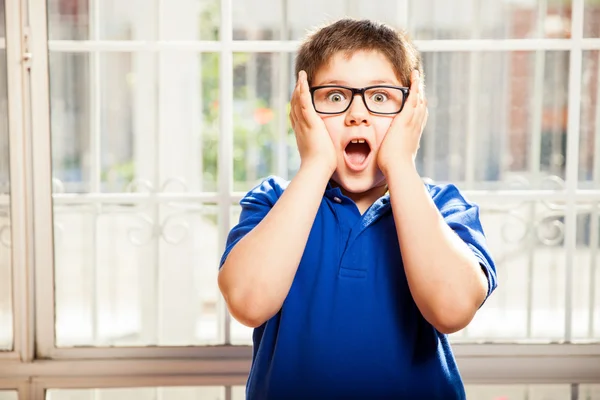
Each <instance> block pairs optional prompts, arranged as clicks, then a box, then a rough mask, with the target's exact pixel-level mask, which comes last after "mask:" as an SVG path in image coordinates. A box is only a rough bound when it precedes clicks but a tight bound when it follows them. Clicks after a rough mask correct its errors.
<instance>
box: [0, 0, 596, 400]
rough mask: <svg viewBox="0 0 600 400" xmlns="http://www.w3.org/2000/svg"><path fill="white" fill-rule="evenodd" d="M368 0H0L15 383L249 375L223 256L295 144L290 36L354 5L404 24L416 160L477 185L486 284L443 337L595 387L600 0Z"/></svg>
mask: <svg viewBox="0 0 600 400" xmlns="http://www.w3.org/2000/svg"><path fill="white" fill-rule="evenodd" d="M28 4H29V6H27V5H28ZM374 4H375V3H373V2H370V1H367V0H335V1H329V2H317V1H316V0H308V3H307V2H306V1H298V0H252V1H242V0H177V1H174V0H172V1H170V2H168V4H167V2H166V1H164V0H156V1H152V2H147V1H141V0H139V1H130V2H128V3H127V4H126V2H122V1H116V0H102V1H100V0H29V2H25V1H23V0H4V1H1V0H0V11H3V9H4V8H6V16H5V15H4V14H2V18H1V19H0V20H1V21H2V22H1V23H0V114H2V113H4V114H6V115H9V113H10V116H11V118H9V119H8V122H4V124H5V125H3V121H6V120H7V119H6V118H5V119H0V349H2V350H6V352H5V353H2V354H0V376H5V375H6V376H12V377H13V378H14V379H15V385H14V386H6V387H7V388H8V389H12V388H13V387H14V388H21V386H19V385H21V383H22V381H21V380H25V381H26V382H28V383H27V384H26V390H30V391H31V394H32V395H33V396H34V398H35V399H36V400H41V399H43V398H47V399H53V400H61V399H65V398H69V399H91V398H92V397H93V398H102V399H104V398H106V399H117V398H121V397H122V396H125V397H127V396H129V397H131V396H134V395H135V396H139V398H143V397H144V396H147V397H148V398H154V397H158V396H161V397H162V398H165V399H166V398H169V396H174V397H173V398H180V396H181V398H183V396H188V397H189V398H201V397H204V396H210V397H211V398H212V397H214V398H223V399H232V398H233V399H237V398H240V399H241V398H243V387H242V386H241V385H243V384H244V382H245V378H246V374H247V371H248V367H249V361H250V356H251V349H250V348H249V344H250V343H251V330H250V329H248V328H245V327H243V326H242V325H240V324H239V323H237V322H236V321H235V320H233V319H232V318H231V317H230V316H229V315H228V314H227V312H226V309H225V306H224V304H223V301H222V299H221V296H220V294H219V291H218V288H217V285H216V280H217V272H218V262H219V258H220V256H221V253H222V250H223V247H224V243H225V239H226V235H227V232H228V230H229V229H230V228H231V227H232V226H233V225H234V224H235V223H236V222H237V219H238V218H239V211H240V209H239V206H238V201H239V199H240V198H241V197H242V196H243V195H244V193H245V192H246V191H248V190H249V189H251V188H252V187H253V186H254V185H256V184H257V183H258V182H259V181H260V180H261V179H262V178H264V177H265V176H267V175H270V174H277V175H280V176H283V177H285V178H291V177H293V175H294V174H295V172H296V171H297V169H298V167H299V162H300V160H299V156H298V153H297V150H296V148H295V146H296V142H295V138H294V133H293V131H292V130H291V127H290V125H289V122H288V117H287V107H288V101H289V98H290V95H291V92H292V89H293V87H294V79H295V77H294V75H293V67H294V57H295V54H294V52H295V50H296V48H297V46H298V40H300V39H301V38H302V37H303V36H304V35H305V33H306V31H307V30H308V29H310V28H311V27H313V26H315V25H318V24H321V23H322V22H324V21H326V20H330V19H334V18H337V17H341V16H344V15H350V16H357V17H367V18H374V19H378V20H382V21H384V22H387V23H389V24H391V25H393V26H395V27H399V28H405V29H407V30H408V32H409V33H410V35H411V36H412V37H413V38H414V39H415V40H416V41H417V46H418V47H419V49H421V51H422V53H423V60H424V66H425V82H426V93H427V96H428V98H429V105H430V110H429V111H430V114H429V120H428V125H427V127H426V131H425V133H424V135H423V139H422V142H421V150H420V152H419V156H418V160H417V161H418V168H419V171H420V172H421V174H422V175H423V176H424V177H425V178H427V179H431V180H434V181H438V182H441V181H447V180H450V181H453V182H455V183H456V184H457V185H458V186H459V187H460V188H461V189H463V190H464V191H465V193H466V194H467V196H468V197H469V198H470V199H472V200H474V201H476V202H477V203H479V204H480V205H481V210H482V215H481V216H482V221H483V224H484V228H485V231H486V233H487V236H488V239H489V242H490V245H491V249H492V251H493V253H494V256H495V258H496V261H497V264H498V278H499V288H498V290H497V291H496V292H495V293H494V295H493V296H492V297H491V298H490V299H489V300H488V302H487V303H486V305H485V307H484V308H483V309H482V310H481V311H480V313H479V314H478V316H477V317H476V319H475V320H474V321H473V323H472V324H471V325H470V326H469V327H468V328H466V329H464V330H463V331H461V332H458V333H456V334H454V335H452V338H451V339H452V341H453V343H454V346H455V350H456V356H457V359H458V363H459V367H460V368H461V371H462V374H463V377H464V379H465V382H466V383H467V384H468V391H469V393H470V394H471V396H472V397H475V398H482V399H484V398H490V399H497V398H502V397H501V396H505V398H511V399H513V398H515V399H521V398H522V399H526V398H528V399H538V398H539V399H542V398H544V399H557V400H559V399H560V400H562V399H567V398H569V399H572V398H579V399H596V398H600V396H599V395H598V390H597V387H596V386H593V385H587V384H588V383H595V382H596V383H600V370H598V367H597V366H598V365H600V347H599V346H600V343H599V342H600V294H599V293H598V291H599V289H598V288H599V287H600V272H598V265H599V263H600V191H599V188H600V140H598V138H599V137H600V85H599V84H598V82H599V80H600V42H598V39H600V23H599V22H598V21H600V3H598V2H597V1H592V0H586V1H584V0H571V1H567V0H564V1H558V0H536V1H533V0H531V1H519V2H517V1H508V0H505V1H497V2H484V1H467V0H461V1H456V2H452V3H450V2H445V1H441V0H440V1H435V0H428V1H409V0H402V1H393V0H385V1H380V2H378V3H377V6H374ZM21 15H23V16H24V17H23V18H19V16H21ZM4 23H5V25H6V27H5V26H4V25H2V24H4ZM5 36H6V39H4V37H5ZM24 38H25V39H26V40H22V39H24ZM11 46H12V47H11ZM27 53H31V57H32V58H31V60H30V59H29V58H28V56H27ZM19 82H23V84H22V85H21V84H19ZM9 106H10V107H9ZM4 110H6V111H4ZM19 121H21V122H19ZM9 139H10V140H9ZM9 146H10V149H11V156H12V157H11V158H9V157H8V149H9ZM15 149H16V150H15ZM15 154H17V155H19V158H15V157H16V156H15ZM21 155H22V157H21ZM9 164H10V167H13V168H9ZM14 166H17V167H19V168H14ZM9 179H10V182H11V184H12V190H10V191H9V185H8V182H9ZM9 193H10V194H11V195H12V199H13V201H12V202H10V201H9V199H10V196H9ZM16 198H18V199H21V198H23V199H24V201H15V199H16ZM11 216H14V218H18V221H21V222H23V223H19V224H15V223H12V224H11V219H10V217H11ZM11 226H12V230H11ZM11 265H14V267H11ZM13 273H14V277H12V275H11V274H13ZM13 282H14V283H16V284H17V285H19V286H18V290H14V293H15V294H19V295H18V296H13V293H11V290H13V285H12V283H13ZM13 319H14V321H15V323H13ZM34 322H35V323H34ZM13 339H14V340H13ZM36 359H44V360H45V361H44V363H33V361H34V360H36ZM148 360H151V361H150V362H149V361H148ZM15 371H17V372H15ZM115 375H117V376H120V377H123V380H119V379H117V378H114V376H115ZM109 376H112V377H113V378H114V379H113V378H111V379H113V380H111V379H108V378H107V377H109ZM147 376H153V377H156V379H154V380H152V381H150V380H148V379H146V378H144V377H147ZM13 378H10V379H13ZM104 378H106V379H104ZM17 380H19V381H18V382H17ZM11 382H12V381H11ZM548 382H553V383H556V385H547V383H548ZM517 383H523V384H522V385H521V384H519V385H517ZM525 383H527V384H525ZM2 387H5V386H2ZM2 395H3V394H0V399H2V397H1V396H2ZM577 396H578V397H577Z"/></svg>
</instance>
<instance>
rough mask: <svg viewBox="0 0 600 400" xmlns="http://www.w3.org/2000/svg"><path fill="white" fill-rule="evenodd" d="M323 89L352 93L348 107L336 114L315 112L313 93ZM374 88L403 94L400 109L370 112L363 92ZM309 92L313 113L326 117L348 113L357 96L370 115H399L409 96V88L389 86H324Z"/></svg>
mask: <svg viewBox="0 0 600 400" xmlns="http://www.w3.org/2000/svg"><path fill="white" fill-rule="evenodd" d="M325 88H340V89H346V90H350V91H351V92H352V98H351V99H350V102H349V103H348V106H347V107H346V108H345V109H344V110H343V111H338V112H323V111H318V110H317V106H316V105H315V91H317V90H318V89H325ZM375 88H384V89H399V90H400V91H401V92H402V94H403V97H402V105H401V106H400V109H399V110H398V111H395V112H388V113H384V112H379V111H373V110H371V109H370V108H369V106H368V105H367V100H366V99H365V92H366V91H367V90H370V89H375ZM309 91H310V98H311V100H312V104H313V107H314V108H315V111H316V112H317V113H319V114H327V115H335V114H343V113H345V112H346V111H348V109H349V108H350V106H351V105H352V102H353V101H354V98H355V97H356V95H357V94H360V97H361V98H362V101H363V104H364V105H365V107H366V108H367V110H369V112H370V113H373V114H379V115H394V114H399V113H400V112H402V110H403V109H404V105H405V104H406V99H407V98H408V95H409V94H410V88H407V87H403V86H391V85H374V86H367V87H364V88H360V89H357V88H352V87H348V86H341V85H324V86H313V87H311V88H310V89H309Z"/></svg>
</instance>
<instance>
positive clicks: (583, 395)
mask: <svg viewBox="0 0 600 400" xmlns="http://www.w3.org/2000/svg"><path fill="white" fill-rule="evenodd" d="M579 400H600V385H579Z"/></svg>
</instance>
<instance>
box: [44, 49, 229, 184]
mask: <svg viewBox="0 0 600 400" xmlns="http://www.w3.org/2000/svg"><path fill="white" fill-rule="evenodd" d="M160 62H161V77H160V78H161V79H159V77H158V71H157V59H156V56H155V55H154V54H153V53H126V52H123V53H101V54H99V55H96V54H87V53H52V54H51V56H50V80H51V81H50V91H51V110H52V117H51V120H52V146H53V148H52V151H53V176H54V179H55V184H56V185H55V186H56V187H55V190H56V191H64V192H69V193H82V192H99V191H102V192H112V193H119V192H123V191H140V190H142V191H143V190H154V189H153V188H156V187H158V186H161V185H165V184H166V183H167V181H169V180H171V179H174V178H175V179H178V180H180V181H181V182H182V185H181V187H180V188H179V189H178V190H202V191H216V177H217V146H218V132H219V120H218V118H219V108H218V103H219V83H218V68H219V58H218V54H212V53H206V54H201V55H199V54H197V53H187V52H166V53H164V54H161V55H160ZM158 110H160V112H159V111H158ZM200 154H202V156H200ZM157 174H158V175H159V176H158V177H157ZM157 178H158V182H157V181H156V179H157Z"/></svg>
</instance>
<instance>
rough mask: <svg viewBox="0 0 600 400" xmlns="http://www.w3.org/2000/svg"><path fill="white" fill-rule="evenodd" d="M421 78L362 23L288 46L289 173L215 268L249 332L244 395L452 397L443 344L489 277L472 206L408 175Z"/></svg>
mask: <svg viewBox="0 0 600 400" xmlns="http://www.w3.org/2000/svg"><path fill="white" fill-rule="evenodd" d="M421 69H422V67H421V59H420V56H419V54H418V52H417V50H416V49H415V48H414V47H413V45H412V44H411V43H410V42H409V41H408V40H407V39H406V38H405V37H404V36H403V35H402V34H399V33H397V32H395V31H394V30H392V29H391V28H389V27H386V26H384V25H380V24H376V23H373V22H370V21H357V20H350V19H343V20H340V21H337V22H336V23H333V24H331V25H329V26H327V27H324V28H322V29H321V30H319V31H317V32H316V33H314V34H313V35H312V36H310V37H309V38H308V39H307V40H306V42H305V43H303V45H302V46H301V48H300V50H299V53H298V57H297V65H296V70H297V72H298V80H297V84H296V88H295V90H294V93H293V95H292V100H291V112H290V119H291V123H292V128H293V129H294V132H295V134H296V140H297V144H298V149H299V152H300V157H301V166H300V168H299V171H298V173H297V174H296V176H295V177H294V178H293V179H292V180H291V182H289V185H288V183H287V182H284V181H283V180H282V179H279V178H276V177H269V178H267V179H265V180H264V181H263V183H262V184H261V185H259V186H257V187H256V188H254V189H253V190H252V191H250V192H249V193H248V194H247V195H246V196H245V197H244V199H242V201H241V205H242V214H241V216H240V221H239V224H238V225H237V226H236V227H235V228H233V229H232V231H231V232H230V234H229V238H228V241H227V247H226V250H225V254H224V255H223V258H222V260H221V269H220V271H219V288H220V290H221V292H222V294H223V296H224V298H225V301H226V303H227V305H228V308H229V310H230V312H231V315H232V316H233V317H234V318H236V319H237V320H238V321H240V322H241V323H243V324H245V325H247V326H251V327H254V328H255V330H254V335H253V341H254V348H253V361H252V368H251V371H250V376H249V379H248V383H247V398H248V399H249V400H254V399H392V398H393V399H428V400H431V399H444V400H451V399H464V398H465V392H464V388H463V384H462V381H461V377H460V374H459V371H458V370H457V367H456V364H455V360H454V357H453V354H452V351H451V348H450V345H449V343H448V338H447V336H446V335H447V334H449V333H452V332H456V331H458V330H460V329H462V328H464V327H465V326H466V325H467V324H468V323H469V322H470V321H471V320H472V318H473V316H474V314H475V312H476V311H477V310H478V308H479V307H480V306H481V305H482V304H483V302H484V301H485V299H486V298H487V297H488V296H489V295H490V294H491V292H492V291H493V290H494V289H495V287H496V270H495V265H494V262H493V260H492V259H491V256H490V254H489V251H488V249H487V247H486V244H485V238H484V234H483V230H482V227H481V224H480V222H479V214H478V208H477V206H476V205H473V204H471V203H468V202H467V201H466V200H465V199H464V198H463V197H462V196H461V194H460V192H459V191H458V189H457V188H456V187H455V186H453V185H437V186H436V185H425V184H424V183H423V182H422V180H421V178H420V177H419V175H418V173H417V170H416V168H415V155H416V153H417V149H418V147H419V140H420V136H421V133H422V131H423V128H424V126H425V122H426V120H427V107H426V101H425V99H424V96H423V91H422V86H423V85H422V83H421V78H420V72H421ZM408 85H410V89H409V88H407V87H406V86H408Z"/></svg>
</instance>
